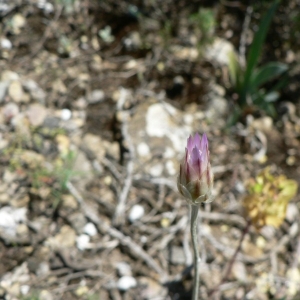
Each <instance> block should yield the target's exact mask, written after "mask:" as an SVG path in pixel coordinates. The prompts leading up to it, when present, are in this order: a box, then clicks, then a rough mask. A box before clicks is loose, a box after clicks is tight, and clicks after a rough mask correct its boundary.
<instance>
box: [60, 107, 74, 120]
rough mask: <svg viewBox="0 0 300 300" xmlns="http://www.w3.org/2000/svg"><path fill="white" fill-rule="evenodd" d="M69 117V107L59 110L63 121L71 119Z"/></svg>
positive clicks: (70, 113) (70, 115)
mask: <svg viewBox="0 0 300 300" xmlns="http://www.w3.org/2000/svg"><path fill="white" fill-rule="evenodd" d="M71 117H72V112H71V111H70V110H69V109H67V108H64V109H62V111H61V119H62V120H63V121H68V120H70V119H71Z"/></svg>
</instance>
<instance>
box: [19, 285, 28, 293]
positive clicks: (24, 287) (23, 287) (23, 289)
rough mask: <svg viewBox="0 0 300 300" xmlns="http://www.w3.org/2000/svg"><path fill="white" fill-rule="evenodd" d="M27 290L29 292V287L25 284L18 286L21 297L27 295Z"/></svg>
mask: <svg viewBox="0 0 300 300" xmlns="http://www.w3.org/2000/svg"><path fill="white" fill-rule="evenodd" d="M29 290H30V286H29V285H27V284H24V285H21V286H20V291H21V294H22V295H27V294H28V292H29Z"/></svg>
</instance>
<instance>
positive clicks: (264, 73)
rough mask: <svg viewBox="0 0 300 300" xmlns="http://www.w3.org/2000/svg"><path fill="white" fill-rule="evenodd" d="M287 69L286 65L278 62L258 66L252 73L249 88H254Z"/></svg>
mask: <svg viewBox="0 0 300 300" xmlns="http://www.w3.org/2000/svg"><path fill="white" fill-rule="evenodd" d="M287 69H288V66H287V65H286V64H284V63H280V62H271V63H268V64H266V65H264V66H262V67H260V68H259V69H257V70H256V71H255V72H253V74H252V79H251V89H256V88H258V87H259V86H261V85H263V84H264V83H266V82H268V81H270V80H272V79H274V78H276V77H278V76H279V75H281V74H282V73H284V72H285V71H287Z"/></svg>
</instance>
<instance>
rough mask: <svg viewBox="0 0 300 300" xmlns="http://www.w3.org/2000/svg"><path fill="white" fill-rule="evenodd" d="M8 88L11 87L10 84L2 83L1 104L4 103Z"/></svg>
mask: <svg viewBox="0 0 300 300" xmlns="http://www.w3.org/2000/svg"><path fill="white" fill-rule="evenodd" d="M8 86H9V82H7V81H0V103H1V102H3V101H4V98H5V96H6V92H7V88H8Z"/></svg>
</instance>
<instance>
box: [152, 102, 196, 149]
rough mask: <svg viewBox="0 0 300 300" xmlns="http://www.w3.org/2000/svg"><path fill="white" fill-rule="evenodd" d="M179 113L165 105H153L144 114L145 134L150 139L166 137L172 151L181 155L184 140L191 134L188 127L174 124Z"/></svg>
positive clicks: (170, 106)
mask: <svg viewBox="0 0 300 300" xmlns="http://www.w3.org/2000/svg"><path fill="white" fill-rule="evenodd" d="M177 114H179V112H178V111H177V110H176V108H174V107H173V106H172V105H170V104H167V103H164V104H162V103H155V104H153V105H151V106H150V107H149V108H148V111H147V114H146V132H147V134H148V135H149V136H151V137H158V138H162V137H167V138H168V139H169V140H170V141H171V142H172V144H173V147H174V149H175V150H176V151H177V152H179V153H180V154H182V153H183V152H184V147H182V145H185V144H186V138H187V136H188V135H189V134H190V132H191V127H190V126H189V125H185V126H184V125H179V124H176V123H175V121H174V119H175V118H176V115H177Z"/></svg>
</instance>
